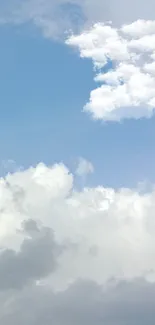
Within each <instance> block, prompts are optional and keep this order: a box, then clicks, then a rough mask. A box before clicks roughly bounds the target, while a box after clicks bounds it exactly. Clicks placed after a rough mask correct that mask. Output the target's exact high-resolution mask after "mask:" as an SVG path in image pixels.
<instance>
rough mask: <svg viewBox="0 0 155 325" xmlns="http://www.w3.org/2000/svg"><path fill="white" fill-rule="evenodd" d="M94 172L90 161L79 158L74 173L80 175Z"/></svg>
mask: <svg viewBox="0 0 155 325" xmlns="http://www.w3.org/2000/svg"><path fill="white" fill-rule="evenodd" d="M93 172H94V167H93V165H92V163H91V162H90V161H88V160H86V159H84V158H82V157H80V158H79V162H78V166H77V168H76V171H75V173H76V175H78V176H80V177H82V176H86V175H88V174H92V173H93Z"/></svg>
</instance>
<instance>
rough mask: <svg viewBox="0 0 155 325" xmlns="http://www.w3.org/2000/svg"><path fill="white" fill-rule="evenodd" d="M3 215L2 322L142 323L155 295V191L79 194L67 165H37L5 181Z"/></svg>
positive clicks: (0, 202)
mask: <svg viewBox="0 0 155 325" xmlns="http://www.w3.org/2000/svg"><path fill="white" fill-rule="evenodd" d="M0 211H1V217H0V247H1V249H2V250H1V252H0V303H1V311H0V321H1V324H2V325H10V324H11V322H14V323H15V324H17V325H18V324H20V325H25V324H27V323H29V324H30V325H34V324H36V322H37V323H38V324H42V323H44V324H50V323H51V320H53V321H54V323H55V324H60V325H61V324H68V323H72V324H78V323H79V322H80V323H81V324H86V323H91V322H92V324H94V323H96V324H100V321H101V323H103V320H104V323H105V325H109V324H120V322H122V324H123V325H126V324H128V322H129V324H133V325H134V324H135V323H134V322H136V323H137V322H139V323H140V324H143V323H141V321H140V320H141V316H140V315H141V312H142V310H145V314H146V315H147V317H148V315H149V312H148V308H149V307H148V306H149V305H150V304H151V305H152V303H153V302H154V295H155V294H154V292H155V291H154V283H155V260H154V254H155V222H154V211H155V191H154V189H153V188H152V189H151V191H150V192H147V193H144V192H143V193H142V192H141V191H140V189H138V188H137V189H127V188H126V189H125V188H120V189H118V190H114V189H112V188H104V187H103V186H102V184H100V185H99V186H98V187H95V188H83V189H82V190H81V191H76V190H75V188H74V175H72V174H71V173H70V172H69V170H68V169H67V168H66V167H65V166H64V165H63V164H57V165H54V166H51V167H48V166H46V165H44V164H39V165H38V166H36V167H35V168H32V167H31V168H29V169H27V170H25V171H19V172H15V173H13V174H9V175H7V176H6V177H5V178H1V181H0ZM110 278H114V279H117V281H112V282H108V281H109V279H110ZM137 278H141V279H142V280H138V279H137ZM79 279H81V280H80V281H79ZM129 279H130V282H129ZM81 281H82V282H81ZM92 281H93V282H92ZM71 283H72V285H71ZM57 291H58V292H57ZM59 291H61V292H59ZM56 292H57V293H56ZM135 295H136V301H137V303H138V304H139V308H140V309H138V311H137V312H136V311H135V313H136V314H135V315H136V316H133V313H134V310H135V309H134V307H133V304H132V301H133V299H135ZM112 297H113V298H114V297H115V299H114V300H113V298H112ZM148 297H150V298H149V299H150V302H149V304H145V301H146V302H147V299H148ZM143 299H144V300H143ZM82 306H83V307H82ZM127 306H128V308H129V309H128V312H125V313H124V310H125V309H126V308H127ZM111 310H113V311H114V314H113V313H111ZM60 311H61V312H60ZM72 311H74V312H73V313H72ZM60 315H62V318H61V317H60ZM78 315H80V316H78ZM112 315H115V317H114V318H115V320H114V319H113V316H112ZM153 315H154V314H153ZM79 317H80V318H79ZM130 317H133V318H132V321H133V323H132V321H131V319H130ZM135 317H136V318H135ZM137 317H138V318H137ZM151 317H153V316H151ZM145 319H146V318H145ZM153 319H154V317H153ZM39 322H40V323H39ZM150 324H151V325H152V324H153V321H152V318H150Z"/></svg>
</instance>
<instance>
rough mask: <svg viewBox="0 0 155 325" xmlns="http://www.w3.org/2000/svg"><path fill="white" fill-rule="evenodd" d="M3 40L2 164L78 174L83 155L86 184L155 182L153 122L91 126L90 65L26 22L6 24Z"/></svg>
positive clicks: (0, 69)
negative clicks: (57, 165) (57, 167)
mask: <svg viewBox="0 0 155 325" xmlns="http://www.w3.org/2000/svg"><path fill="white" fill-rule="evenodd" d="M0 40H1V52H0V73H1V78H0V89H1V96H0V107H1V128H0V148H1V157H0V158H1V160H8V159H13V160H14V161H16V163H17V165H22V166H24V167H28V166H30V165H35V164H37V163H38V162H40V161H43V162H45V163H47V164H52V163H53V162H59V161H63V162H64V163H66V164H67V165H68V166H69V167H70V168H71V170H74V168H75V163H76V161H77V159H78V157H81V156H82V157H84V158H86V159H88V160H90V161H91V162H92V163H93V165H94V168H95V173H94V174H93V175H90V176H89V179H88V184H91V185H95V184H98V183H99V182H102V184H104V185H105V186H112V187H120V186H129V187H130V186H136V184H137V183H138V182H141V181H146V180H148V181H155V175H154V164H155V140H154V139H155V127H154V126H155V118H151V119H145V118H143V119H140V120H134V119H130V120H125V121H123V122H121V123H117V122H112V123H111V122H105V123H103V122H100V121H97V122H94V121H92V119H91V118H90V116H89V115H88V114H86V113H84V112H82V109H83V106H84V105H85V104H86V102H87V101H88V99H89V94H90V91H91V90H92V89H93V88H95V87H96V85H95V83H94V81H93V78H94V73H93V69H92V63H91V61H90V60H86V59H80V57H79V55H78V54H77V52H76V51H74V50H73V49H72V48H70V47H68V46H67V45H65V44H63V43H61V42H57V41H53V40H51V39H46V38H44V37H43V36H42V35H41V34H40V32H39V31H36V29H35V28H34V27H33V26H32V25H28V24H27V25H23V26H17V27H15V26H12V25H11V26H10V25H6V26H1V28H0Z"/></svg>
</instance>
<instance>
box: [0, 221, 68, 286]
mask: <svg viewBox="0 0 155 325" xmlns="http://www.w3.org/2000/svg"><path fill="white" fill-rule="evenodd" d="M23 232H26V234H27V235H28V236H27V237H26V238H25V239H24V240H23V241H22V244H21V247H20V250H19V251H15V250H13V249H7V248H6V249H3V250H2V252H1V253H0V290H7V289H12V288H13V289H20V288H22V287H23V286H25V285H27V284H29V283H31V282H33V281H36V280H40V279H42V278H43V277H45V276H47V275H48V274H50V273H51V272H53V271H54V270H55V269H56V266H57V257H58V255H59V254H60V252H61V249H62V248H61V246H59V245H58V244H56V243H55V241H54V236H53V233H52V231H51V229H50V228H48V227H42V228H41V229H39V227H38V226H37V224H36V222H35V221H33V220H26V221H25V222H23Z"/></svg>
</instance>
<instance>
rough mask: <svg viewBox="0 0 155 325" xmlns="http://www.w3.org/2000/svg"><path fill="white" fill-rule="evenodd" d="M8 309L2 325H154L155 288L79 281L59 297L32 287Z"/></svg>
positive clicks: (138, 283)
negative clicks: (101, 284) (103, 284)
mask: <svg viewBox="0 0 155 325" xmlns="http://www.w3.org/2000/svg"><path fill="white" fill-rule="evenodd" d="M4 305H5V306H6V305H7V306H8V308H7V313H6V308H2V309H1V312H0V321H1V324H2V325H11V324H12V323H13V324H16V325H26V324H29V325H36V324H38V325H42V324H44V325H51V324H55V325H79V324H80V325H86V324H89V325H100V324H104V325H146V324H149V325H153V324H154V318H155V284H151V283H148V282H146V281H144V280H143V279H135V280H134V281H131V282H127V281H124V282H123V281H122V282H118V283H115V281H114V283H109V284H107V285H106V286H104V287H102V286H99V285H97V284H96V283H95V282H89V281H78V282H76V283H74V284H73V285H71V286H70V287H69V288H68V289H67V290H65V291H63V292H59V293H53V292H52V290H51V289H50V288H49V287H48V288H47V287H31V288H27V289H25V290H24V291H22V292H20V293H19V294H16V295H14V296H13V298H12V300H11V299H10V301H9V303H8V304H6V303H5V304H4Z"/></svg>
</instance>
